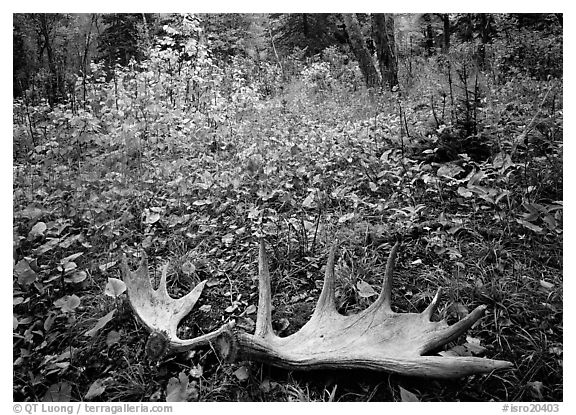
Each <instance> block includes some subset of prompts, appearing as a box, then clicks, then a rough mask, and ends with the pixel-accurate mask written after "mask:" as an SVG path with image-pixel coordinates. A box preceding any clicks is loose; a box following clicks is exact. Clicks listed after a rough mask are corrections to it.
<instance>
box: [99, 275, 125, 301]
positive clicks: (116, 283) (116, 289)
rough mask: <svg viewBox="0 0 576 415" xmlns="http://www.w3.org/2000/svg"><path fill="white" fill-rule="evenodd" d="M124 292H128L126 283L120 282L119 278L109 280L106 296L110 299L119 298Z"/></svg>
mask: <svg viewBox="0 0 576 415" xmlns="http://www.w3.org/2000/svg"><path fill="white" fill-rule="evenodd" d="M124 291H126V284H124V281H122V280H119V279H118V278H112V277H110V278H108V284H106V289H105V290H104V294H106V295H107V296H109V297H114V298H117V297H118V296H120V295H121V294H122V293H124Z"/></svg>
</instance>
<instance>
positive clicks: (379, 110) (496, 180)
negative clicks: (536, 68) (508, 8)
mask: <svg viewBox="0 0 576 415" xmlns="http://www.w3.org/2000/svg"><path fill="white" fill-rule="evenodd" d="M454 62H461V61H456V60H455V61H453V62H452V65H453V66H452V68H451V69H449V68H448V67H447V65H446V62H436V61H433V60H432V59H431V60H430V61H429V62H427V63H426V65H425V66H423V67H422V71H421V72H420V76H419V79H418V82H415V81H414V80H410V82H408V80H406V81H405V84H404V85H403V86H402V87H401V88H400V90H399V91H395V92H387V93H381V94H375V93H373V92H370V91H366V90H364V89H363V88H359V87H358V86H357V85H354V84H353V83H350V82H351V81H350V79H354V78H353V73H352V74H350V73H349V74H347V76H349V77H348V78H345V79H330V78H326V77H324V78H322V79H323V81H322V82H321V83H319V82H317V81H315V80H314V78H313V77H312V76H311V75H310V74H309V73H308V75H306V76H307V77H308V78H305V81H306V82H304V81H302V80H301V79H299V78H298V77H297V76H295V77H294V78H293V79H292V81H291V83H289V84H287V85H286V86H285V87H284V88H283V90H282V91H280V90H278V91H277V93H275V94H271V95H268V96H262V95H259V93H258V88H257V87H256V86H255V87H254V88H253V91H252V92H249V93H246V94H245V95H243V96H236V97H232V98H230V99H231V101H228V102H232V103H233V105H232V106H230V107H226V108H223V107H221V105H223V104H222V103H223V102H226V101H225V100H224V99H222V100H221V101H219V98H218V99H216V100H215V101H214V102H208V101H207V102H205V103H204V104H205V105H206V106H207V108H208V107H209V108H208V109H206V110H205V112H202V111H200V113H196V115H195V116H197V117H205V118H202V120H201V121H202V122H204V121H206V125H207V127H202V128H199V127H197V125H200V121H199V120H195V121H194V120H191V119H189V118H187V117H188V116H189V114H187V113H185V112H184V111H181V110H180V109H178V108H176V109H170V108H168V107H169V105H166V108H167V109H162V108H156V107H154V106H153V105H155V104H154V99H156V98H150V97H149V98H145V97H143V96H142V95H137V96H132V95H130V94H131V91H136V90H138V82H140V81H142V82H148V81H149V80H148V81H146V80H142V79H140V78H139V76H143V77H146V76H151V75H150V74H149V73H147V72H142V73H141V74H138V73H131V72H122V70H121V69H118V76H120V77H124V78H123V81H122V82H123V85H124V87H125V88H126V90H125V91H124V92H122V91H120V92H119V91H116V94H119V96H120V101H121V102H120V103H119V102H118V99H116V98H115V97H114V96H112V95H111V94H112V92H111V89H110V88H109V86H110V85H111V84H110V83H109V84H107V83H106V80H104V79H99V80H96V79H95V80H92V81H91V82H94V88H95V89H98V88H100V91H98V92H97V94H96V95H94V97H93V98H94V101H93V106H92V107H91V108H86V109H80V110H78V109H76V110H74V111H73V110H72V109H70V108H67V107H66V106H61V107H58V108H54V109H51V108H48V107H43V106H42V105H38V106H35V107H34V108H31V107H30V106H27V104H26V103H23V102H20V103H17V104H16V105H15V141H14V145H15V159H14V166H13V169H14V194H13V203H14V264H15V265H14V270H15V272H14V346H13V348H14V400H17V401H22V400H34V401H41V400H43V399H50V397H54V396H60V397H62V396H63V397H65V398H68V399H69V400H82V399H95V400H103V401H141V400H142V401H158V400H165V399H166V398H167V395H168V394H170V393H171V391H172V390H173V389H171V386H170V385H172V387H173V386H174V384H178V385H183V384H185V390H186V399H187V400H194V401H195V400H198V401H225V400H226V401H227V400H241V401H254V400H256V401H396V400H403V398H402V395H401V393H402V391H410V392H412V393H413V394H415V395H416V396H417V398H418V399H419V400H421V401H490V400H495V401H561V400H562V399H563V390H562V385H563V378H562V356H563V342H562V337H563V328H562V324H563V323H562V322H563V314H562V303H563V299H562V295H563V294H562V175H561V171H562V88H561V84H559V83H558V81H554V80H536V79H534V78H531V77H529V76H527V75H526V76H525V77H520V76H519V77H516V78H514V80H510V81H508V82H505V83H501V82H500V81H498V80H497V79H496V77H490V76H484V75H485V74H484V75H483V74H480V73H479V76H481V79H480V81H478V82H479V84H478V85H479V86H478V88H477V89H476V94H477V95H478V96H477V97H475V98H474V99H473V103H474V105H468V106H466V102H465V101H463V100H464V98H463V97H462V96H459V97H457V100H456V101H457V102H454V103H452V104H447V103H444V104H441V102H442V97H446V96H449V95H450V91H449V89H450V87H451V86H450V85H449V84H448V83H447V81H446V79H447V75H446V71H448V70H451V71H453V72H452V76H454V77H455V78H454V79H456V80H457V79H458V78H457V76H458V75H457V73H458V72H457V71H460V74H461V75H460V76H461V78H462V76H464V75H462V71H463V68H462V66H460V67H456V66H457V64H456V63H454ZM156 63H158V62H156ZM460 65H463V64H460ZM208 68H210V70H214V71H216V70H217V69H216V68H215V67H213V66H211V64H210V65H208V64H207V65H206V66H203V67H202V70H206V71H207V70H208ZM269 69H270V68H269ZM468 69H469V72H468V74H467V75H465V76H466V77H467V79H469V80H472V84H473V83H474V82H475V81H474V79H475V76H476V75H475V74H473V73H471V72H470V70H472V69H471V68H468ZM312 71H313V70H312ZM350 77H352V78H350ZM128 78H130V79H128ZM234 79H235V81H234V82H237V83H238V82H239V83H242V82H243V81H242V79H244V78H241V77H240V78H234ZM122 82H120V83H119V84H121V85H122ZM131 82H133V83H131ZM246 82H247V81H246ZM246 82H245V84H244V85H243V87H247V86H253V85H251V84H248V83H246ZM454 82H456V81H454ZM423 84H426V88H423ZM134 85H136V86H134ZM131 88H132V89H131ZM238 88H240V87H239V86H238V85H231V86H230V91H238V90H239V89H238ZM438 88H440V89H438ZM272 89H274V88H272ZM222 90H223V91H224V88H223V89H222ZM244 91H246V89H244ZM422 91H427V92H425V93H423V92H422ZM222 93H223V94H224V92H222ZM106 94H108V95H106ZM122 94H124V95H122ZM102 96H104V97H106V96H108V98H107V99H108V100H109V102H106V98H101V97H102ZM157 96H160V95H157ZM96 98H98V100H97V99H96ZM172 98H174V97H172ZM476 98H477V99H476ZM146 99H150V100H149V101H146ZM174 99H176V100H177V99H178V98H174ZM467 99H468V100H470V99H471V98H470V97H468V98H467ZM97 105H98V106H102V107H100V108H98V109H97V108H96V106H97ZM442 105H444V108H443V109H442ZM176 106H178V104H176ZM219 106H220V107H219ZM146 111H148V113H146ZM217 111H220V112H217ZM140 113H144V114H147V116H144V117H141V116H139V115H138V114H140ZM217 114H220V115H222V117H216V115H217ZM224 115H226V116H224ZM33 117H35V119H34V122H31V118H33ZM472 119H474V120H475V129H476V131H471V130H467V128H469V127H470V125H469V124H466V123H465V121H466V120H467V122H468V123H469V122H470V120H472ZM31 129H34V130H33V131H32V133H29V131H30V130H31ZM471 137H472V138H473V139H471ZM479 143H480V144H479ZM398 235H401V236H402V237H403V243H402V247H401V251H400V256H399V259H398V263H397V267H396V272H395V280H394V287H393V302H394V308H395V311H398V312H419V311H422V310H423V309H424V308H425V307H426V306H427V305H428V304H429V302H430V300H431V299H432V297H433V296H434V294H435V292H436V291H437V289H438V288H440V287H441V288H442V289H443V293H444V294H443V297H442V305H441V306H440V309H439V310H438V314H439V315H438V316H437V318H440V317H443V318H446V319H448V321H450V322H453V321H456V320H458V319H460V318H462V317H463V316H465V315H466V314H467V313H468V312H469V311H471V310H472V309H474V308H475V307H476V306H478V305H480V304H486V305H488V309H487V312H486V316H485V317H484V318H483V319H482V320H480V321H479V322H478V323H477V324H475V325H474V326H473V327H472V328H471V329H470V330H469V332H468V334H467V337H466V336H464V338H462V339H458V341H456V342H454V343H453V344H451V345H449V347H448V349H451V350H452V351H453V352H454V353H459V354H461V355H472V354H474V355H479V356H486V357H489V358H495V359H501V360H508V361H510V362H512V363H513V364H514V368H513V369H512V370H509V371H504V372H497V373H491V374H488V375H476V376H470V377H467V378H464V379H460V380H455V381H445V380H432V381H431V380H421V379H415V378H408V377H403V376H399V375H391V374H387V373H370V372H361V373H352V374H351V373H349V372H345V373H342V372H341V371H337V370H334V371H318V372H312V373H307V372H302V373H300V372H290V371H285V370H280V369H277V368H272V367H269V366H267V365H265V364H259V363H247V362H236V363H233V364H228V363H225V362H222V361H220V360H219V358H218V356H217V355H216V354H215V353H214V351H213V350H211V349H210V348H205V349H199V350H196V351H192V352H189V353H183V354H177V355H173V356H170V357H166V358H163V359H162V360H161V361H159V362H151V361H148V360H147V359H146V357H145V353H144V349H145V343H146V338H147V333H146V332H145V330H144V329H143V328H142V327H141V326H140V325H139V323H138V322H137V321H136V320H135V319H134V315H133V313H132V311H131V309H130V307H129V304H128V301H127V298H126V294H125V293H123V292H122V290H121V289H118V287H116V286H114V284H115V282H114V281H115V280H114V279H121V278H122V276H121V273H120V267H119V265H120V259H121V256H122V255H123V254H125V255H127V257H128V260H129V262H130V264H131V266H132V267H135V266H136V263H137V259H138V257H139V255H140V253H141V252H142V251H145V252H146V253H147V254H148V257H149V263H150V269H151V271H152V272H151V274H153V275H154V276H155V278H156V280H157V279H158V276H159V273H160V268H161V267H162V266H163V265H165V264H167V263H169V264H170V265H169V291H170V293H171V294H172V295H173V296H175V297H177V296H181V295H184V294H185V293H187V292H189V290H190V289H192V288H193V287H194V286H195V285H196V284H197V283H198V282H200V281H202V280H208V283H207V286H206V288H205V289H204V292H203V294H202V296H201V298H200V301H199V302H198V304H197V306H196V308H195V310H193V311H192V313H191V315H190V316H189V317H188V318H187V319H185V320H184V321H183V322H182V324H181V337H182V338H186V337H194V336H197V335H200V334H202V333H205V332H208V331H210V330H213V329H215V328H217V327H219V326H221V325H222V324H223V323H225V322H227V321H230V320H232V319H235V320H236V321H237V324H238V326H239V327H241V328H244V329H246V330H248V331H251V330H253V329H254V321H255V310H256V308H255V306H258V304H257V302H258V291H257V285H258V284H257V269H256V268H257V265H256V262H257V258H256V256H257V242H258V239H259V238H260V237H264V238H265V239H266V240H267V246H268V250H269V253H270V256H271V270H272V279H273V280H272V289H273V294H274V296H273V305H274V313H273V319H274V327H275V329H276V330H278V332H279V333H281V335H288V334H291V333H293V332H294V331H296V330H297V329H298V328H299V327H301V326H302V325H303V324H304V323H305V322H306V321H307V320H308V318H309V316H310V315H311V313H312V311H313V309H314V305H315V303H316V300H317V299H318V296H319V294H320V290H321V282H322V275H323V268H324V266H325V261H326V257H327V253H328V251H329V249H330V247H331V245H332V244H333V243H336V244H337V245H338V259H337V268H336V271H337V278H338V281H337V297H338V305H339V310H340V312H342V313H355V312H358V311H359V310H361V309H363V308H365V307H367V306H368V305H369V304H370V303H371V302H372V301H373V300H374V299H375V297H374V294H373V293H372V292H370V291H368V292H367V291H366V288H365V287H366V285H365V284H364V283H367V284H368V285H369V286H370V287H372V288H373V291H374V292H375V293H377V292H378V291H379V284H380V283H381V276H382V274H383V272H384V267H385V262H386V258H387V255H388V252H389V250H390V248H391V246H392V245H393V243H394V241H395V240H396V237H397V236H398ZM335 241H336V242H335ZM115 287H116V288H115ZM110 313H112V315H111V317H110V318H107V319H105V320H103V318H104V317H105V316H108V315H109V314H110ZM472 345H474V346H476V347H472Z"/></svg>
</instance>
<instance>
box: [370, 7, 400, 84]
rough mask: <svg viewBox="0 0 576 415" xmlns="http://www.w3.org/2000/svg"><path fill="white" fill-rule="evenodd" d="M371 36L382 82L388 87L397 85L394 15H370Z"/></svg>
mask: <svg viewBox="0 0 576 415" xmlns="http://www.w3.org/2000/svg"><path fill="white" fill-rule="evenodd" d="M372 36H373V40H374V45H375V46H376V56H377V57H378V65H379V67H380V75H381V76H382V83H383V84H386V85H387V86H388V88H389V89H392V88H393V87H394V86H395V85H398V63H397V59H396V41H395V38H394V16H393V15H391V14H382V13H375V14H373V15H372Z"/></svg>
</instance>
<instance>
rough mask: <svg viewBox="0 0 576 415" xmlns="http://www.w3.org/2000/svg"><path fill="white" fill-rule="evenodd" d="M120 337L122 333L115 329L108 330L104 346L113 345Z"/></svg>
mask: <svg viewBox="0 0 576 415" xmlns="http://www.w3.org/2000/svg"><path fill="white" fill-rule="evenodd" d="M121 338H122V334H120V333H119V332H117V331H116V330H110V332H109V333H108V335H107V336H106V346H108V347H111V346H114V345H115V344H116V343H118V342H119V341H120V339H121Z"/></svg>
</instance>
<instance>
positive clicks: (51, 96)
mask: <svg viewBox="0 0 576 415" xmlns="http://www.w3.org/2000/svg"><path fill="white" fill-rule="evenodd" d="M38 16H39V23H40V27H39V29H40V35H41V36H42V41H43V43H44V48H45V49H46V57H47V59H48V70H49V72H50V80H49V81H48V103H49V104H50V106H53V105H54V104H55V103H56V95H57V93H58V74H57V70H56V64H55V63H54V54H53V53H52V41H51V39H50V32H51V31H52V28H50V27H49V23H48V20H47V16H46V14H39V15H38Z"/></svg>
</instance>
